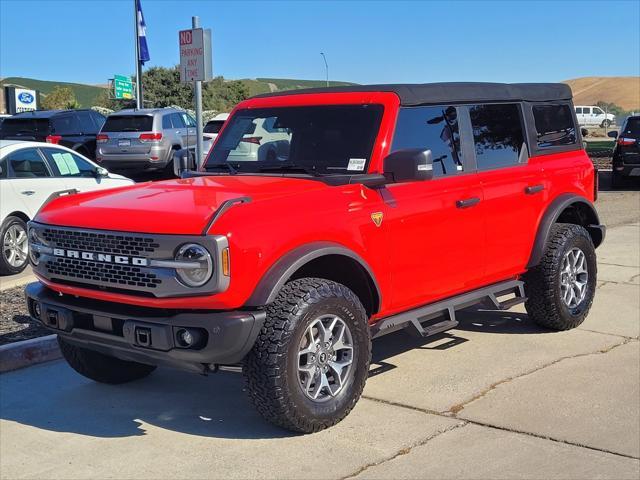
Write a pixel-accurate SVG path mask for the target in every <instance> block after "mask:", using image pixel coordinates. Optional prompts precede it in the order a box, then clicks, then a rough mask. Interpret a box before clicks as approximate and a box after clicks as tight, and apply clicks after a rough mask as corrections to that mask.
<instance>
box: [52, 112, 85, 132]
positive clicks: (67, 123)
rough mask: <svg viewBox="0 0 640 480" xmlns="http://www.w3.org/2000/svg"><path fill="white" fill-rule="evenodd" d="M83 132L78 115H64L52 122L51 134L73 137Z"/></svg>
mask: <svg viewBox="0 0 640 480" xmlns="http://www.w3.org/2000/svg"><path fill="white" fill-rule="evenodd" d="M82 131H83V129H82V126H81V124H80V121H79V119H78V116H77V115H62V116H60V117H55V118H54V119H53V120H52V129H51V132H52V133H55V134H57V135H73V134H77V133H80V132H82Z"/></svg>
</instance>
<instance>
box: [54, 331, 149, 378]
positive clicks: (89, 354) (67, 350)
mask: <svg viewBox="0 0 640 480" xmlns="http://www.w3.org/2000/svg"><path fill="white" fill-rule="evenodd" d="M58 345H60V351H61V352H62V356H63V357H64V359H65V360H66V361H67V363H68V364H69V366H70V367H71V368H73V369H74V370H75V371H76V372H78V373H79V374H80V375H83V376H85V377H87V378H90V379H91V380H94V381H96V382H100V383H109V384H113V385H116V384H119V383H127V382H132V381H133V380H139V379H141V378H144V377H146V376H147V375H149V374H150V373H151V372H153V371H154V370H155V369H156V367H155V366H153V365H145V364H144V363H138V362H128V361H125V360H120V359H119V358H115V357H111V356H109V355H104V354H102V353H99V352H94V351H93V350H88V349H86V348H82V347H78V346H76V345H73V344H71V343H69V342H67V341H65V340H64V339H63V338H61V337H60V336H59V335H58Z"/></svg>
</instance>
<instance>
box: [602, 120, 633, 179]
mask: <svg viewBox="0 0 640 480" xmlns="http://www.w3.org/2000/svg"><path fill="white" fill-rule="evenodd" d="M609 136H610V137H612V138H615V139H616V145H615V147H614V149H613V160H612V169H613V176H612V180H611V183H612V185H613V187H614V188H616V187H620V186H621V185H622V183H623V182H624V181H625V178H624V177H638V178H640V146H639V145H638V143H640V115H633V116H630V117H627V119H626V120H625V121H624V123H623V124H622V128H621V129H620V133H618V132H616V131H612V132H609Z"/></svg>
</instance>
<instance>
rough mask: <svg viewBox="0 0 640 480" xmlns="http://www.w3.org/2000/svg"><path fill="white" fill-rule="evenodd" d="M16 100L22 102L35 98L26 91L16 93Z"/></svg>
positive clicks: (29, 101)
mask: <svg viewBox="0 0 640 480" xmlns="http://www.w3.org/2000/svg"><path fill="white" fill-rule="evenodd" d="M18 100H20V101H21V102H22V103H33V101H34V100H35V98H34V97H33V95H31V94H30V93H28V92H22V93H20V94H19V95H18Z"/></svg>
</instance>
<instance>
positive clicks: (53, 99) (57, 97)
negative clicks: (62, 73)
mask: <svg viewBox="0 0 640 480" xmlns="http://www.w3.org/2000/svg"><path fill="white" fill-rule="evenodd" d="M42 107H43V108H44V109H45V110H59V109H67V108H79V107H80V104H79V103H78V101H77V100H76V96H75V95H74V93H73V90H71V88H69V87H62V86H57V87H56V88H54V89H53V90H52V91H51V92H50V93H49V94H48V95H47V96H45V97H44V100H43V101H42Z"/></svg>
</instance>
